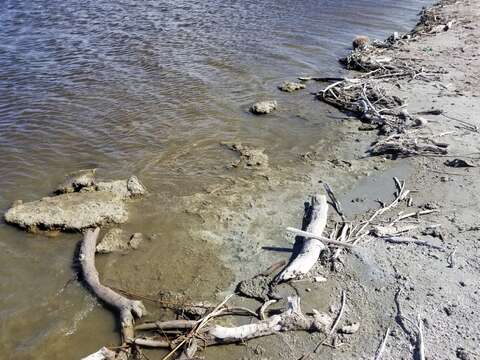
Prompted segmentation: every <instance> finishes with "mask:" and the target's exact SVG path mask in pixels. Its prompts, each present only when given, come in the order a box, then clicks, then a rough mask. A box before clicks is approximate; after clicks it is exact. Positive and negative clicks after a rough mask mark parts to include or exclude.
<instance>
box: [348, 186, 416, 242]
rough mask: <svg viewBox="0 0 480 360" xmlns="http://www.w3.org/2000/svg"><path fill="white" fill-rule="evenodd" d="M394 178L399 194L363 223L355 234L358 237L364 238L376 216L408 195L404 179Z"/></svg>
mask: <svg viewBox="0 0 480 360" xmlns="http://www.w3.org/2000/svg"><path fill="white" fill-rule="evenodd" d="M393 180H394V181H395V186H397V187H398V189H399V190H398V193H397V196H396V197H395V199H394V200H393V201H392V202H391V203H390V204H389V205H388V206H383V207H381V208H380V209H378V210H377V211H375V212H374V213H373V215H372V216H370V218H369V219H368V220H367V221H366V222H365V224H363V226H362V227H361V228H360V229H359V230H358V231H357V232H356V234H355V236H357V237H358V238H362V237H364V236H365V235H366V234H367V233H368V232H366V233H364V234H362V232H363V231H364V230H365V229H366V227H367V226H369V225H370V224H371V223H372V221H373V220H375V218H376V217H377V216H379V215H382V214H383V213H385V212H386V211H388V210H390V209H391V208H393V207H395V206H397V205H398V203H399V202H400V200H403V199H405V197H406V196H407V195H408V191H406V190H405V182H404V181H402V182H400V181H399V180H398V179H397V178H396V177H394V178H393ZM394 223H395V222H394ZM394 223H392V224H390V225H393V224H394ZM356 242H357V241H356ZM356 242H354V244H355V243H356Z"/></svg>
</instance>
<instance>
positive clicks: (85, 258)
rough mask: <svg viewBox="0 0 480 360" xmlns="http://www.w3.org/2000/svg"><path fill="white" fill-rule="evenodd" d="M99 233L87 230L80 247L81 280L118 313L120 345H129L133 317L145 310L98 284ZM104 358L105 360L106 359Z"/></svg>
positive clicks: (138, 302)
mask: <svg viewBox="0 0 480 360" xmlns="http://www.w3.org/2000/svg"><path fill="white" fill-rule="evenodd" d="M99 232H100V228H96V229H95V230H92V229H89V230H87V231H86V232H85V235H84V237H83V240H82V243H81V245H80V254H79V260H80V263H81V266H82V273H83V278H84V280H85V282H86V283H87V285H88V286H89V287H90V289H91V290H92V292H93V293H94V294H95V295H96V296H97V297H98V298H99V299H100V300H102V301H103V302H104V303H105V304H106V305H108V306H109V307H111V308H113V309H114V310H115V311H116V312H117V313H118V315H119V318H120V326H121V333H122V343H123V344H129V343H131V342H132V341H133V340H134V338H135V328H134V326H135V317H138V318H140V317H142V316H143V315H144V314H146V309H145V306H144V305H143V303H142V302H141V301H138V300H130V299H127V298H126V297H124V296H122V295H119V294H117V293H116V292H115V291H113V290H112V289H110V288H108V287H106V286H104V285H102V284H101V283H100V278H99V275H98V271H97V269H96V267H95V248H96V244H97V238H98V234H99ZM100 351H101V350H100ZM97 353H98V352H97ZM104 358H106V359H107V357H104Z"/></svg>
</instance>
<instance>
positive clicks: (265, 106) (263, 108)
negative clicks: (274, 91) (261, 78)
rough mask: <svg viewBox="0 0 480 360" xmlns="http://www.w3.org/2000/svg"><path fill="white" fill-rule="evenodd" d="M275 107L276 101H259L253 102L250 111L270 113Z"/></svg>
mask: <svg viewBox="0 0 480 360" xmlns="http://www.w3.org/2000/svg"><path fill="white" fill-rule="evenodd" d="M276 108H277V102H276V101H275V100H270V101H259V102H256V103H255V104H253V105H252V106H251V108H250V111H251V112H252V113H254V114H260V115H262V114H270V113H271V112H272V111H273V110H275V109H276Z"/></svg>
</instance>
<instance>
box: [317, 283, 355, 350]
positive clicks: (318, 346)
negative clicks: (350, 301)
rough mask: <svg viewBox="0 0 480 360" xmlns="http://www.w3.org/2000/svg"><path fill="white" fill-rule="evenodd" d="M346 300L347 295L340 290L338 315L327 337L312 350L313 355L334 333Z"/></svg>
mask: <svg viewBox="0 0 480 360" xmlns="http://www.w3.org/2000/svg"><path fill="white" fill-rule="evenodd" d="M346 300H347V295H346V292H345V290H342V304H341V306H340V311H339V312H338V315H337V317H336V318H335V321H334V322H333V324H332V326H331V327H330V330H329V331H328V333H327V335H326V336H325V338H324V339H323V340H322V341H320V342H319V343H318V344H317V346H315V349H314V350H313V354H315V353H316V352H317V351H318V349H320V346H322V345H326V341H327V339H328V338H329V337H330V336H331V335H332V334H333V333H334V332H335V329H336V328H337V326H338V324H339V322H340V319H341V318H342V316H343V311H344V310H345V303H346Z"/></svg>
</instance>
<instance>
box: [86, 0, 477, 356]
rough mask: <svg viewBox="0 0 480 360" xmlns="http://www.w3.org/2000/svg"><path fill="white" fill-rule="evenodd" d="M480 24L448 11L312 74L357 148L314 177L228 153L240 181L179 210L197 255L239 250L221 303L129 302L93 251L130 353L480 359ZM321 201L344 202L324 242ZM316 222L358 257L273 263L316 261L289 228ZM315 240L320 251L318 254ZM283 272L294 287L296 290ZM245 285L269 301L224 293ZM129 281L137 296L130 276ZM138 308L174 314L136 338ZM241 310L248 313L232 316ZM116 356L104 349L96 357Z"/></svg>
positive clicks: (322, 159)
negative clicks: (345, 69) (331, 71)
mask: <svg viewBox="0 0 480 360" xmlns="http://www.w3.org/2000/svg"><path fill="white" fill-rule="evenodd" d="M479 16H480V14H479V9H478V6H477V5H476V4H475V3H473V2H468V1H461V2H455V3H454V2H450V1H445V2H442V3H440V4H439V5H436V6H434V7H432V8H430V9H427V10H425V11H424V12H423V14H422V20H421V22H420V24H419V26H418V27H417V28H415V29H414V30H413V31H412V32H411V33H408V34H398V35H394V36H392V38H391V39H389V40H387V41H381V42H378V43H372V47H366V48H365V49H363V50H361V52H357V53H355V54H353V58H352V61H351V62H350V63H351V64H353V63H356V64H360V65H361V66H360V68H358V67H357V66H355V72H353V71H352V72H351V73H347V74H345V76H344V77H343V78H340V79H334V80H332V79H326V78H324V77H314V76H311V77H309V79H308V80H307V79H306V77H303V76H302V79H301V81H304V82H306V83H307V85H306V86H307V87H308V88H309V90H311V89H310V88H312V87H314V86H317V85H318V84H322V85H323V84H324V85H325V86H322V88H321V89H319V91H318V92H317V98H318V100H322V101H324V102H326V103H328V105H325V104H321V103H320V102H318V106H330V105H334V106H336V107H337V108H338V109H339V110H341V111H342V112H343V115H342V116H347V117H348V118H349V120H348V121H346V122H345V123H344V125H343V126H342V128H341V129H339V130H338V133H337V134H339V135H340V136H341V137H342V144H349V145H350V146H348V147H346V148H340V147H338V148H336V149H334V150H333V151H332V152H328V153H326V152H325V151H323V152H322V151H319V150H317V149H314V148H312V149H311V151H308V152H305V153H301V154H298V163H299V164H301V165H302V166H297V167H295V170H292V169H287V168H280V167H279V166H276V165H275V164H274V162H272V161H271V160H270V159H269V158H268V157H267V156H266V155H265V156H264V149H253V148H250V147H245V146H238V145H235V146H233V145H232V146H229V149H230V150H233V152H234V154H236V156H238V159H237V162H236V163H234V165H235V166H231V167H230V168H231V171H232V172H236V174H237V175H238V176H237V177H235V178H233V179H232V178H230V179H229V180H226V181H225V183H223V184H220V185H215V186H213V187H211V188H210V187H209V188H207V189H205V191H204V192H201V193H197V194H195V195H192V196H185V197H183V199H182V201H181V203H180V204H178V206H179V207H181V208H183V209H184V211H185V213H187V214H189V215H191V216H193V217H196V218H197V219H198V222H192V223H188V224H187V225H188V226H186V227H188V229H189V232H190V235H191V238H192V243H196V242H199V241H203V242H205V243H215V244H217V245H221V246H222V247H228V248H229V249H230V250H231V251H229V252H228V254H226V255H225V256H224V258H223V259H222V260H223V261H224V262H225V263H226V264H228V266H229V268H230V269H229V270H230V271H232V273H233V274H234V275H235V277H236V279H235V281H234V282H233V283H232V285H231V288H229V289H226V290H225V292H224V293H223V294H222V293H221V292H219V293H217V294H215V295H217V296H216V297H217V302H215V303H206V302H204V301H203V299H197V300H196V301H195V303H191V299H188V301H187V300H186V299H184V298H182V295H181V294H166V295H165V296H159V295H158V294H155V298H152V297H153V295H152V297H150V298H149V299H145V298H144V299H142V298H141V297H139V296H138V295H136V294H135V293H134V291H132V292H130V293H128V292H125V291H123V292H122V291H121V289H113V291H116V292H117V295H119V297H117V296H115V295H113V294H112V293H111V292H110V291H108V290H106V287H105V286H104V284H103V283H101V282H100V281H99V279H98V273H96V269H95V260H94V256H95V255H94V246H93V245H92V244H93V243H94V241H91V240H92V239H90V245H89V246H86V247H87V248H88V249H89V251H88V254H89V256H86V257H81V258H80V259H79V260H81V261H82V260H85V259H88V261H87V264H84V267H85V269H86V270H85V272H86V273H87V275H89V276H87V279H90V281H89V280H87V282H88V283H89V286H90V287H91V288H92V292H93V293H94V294H96V295H97V296H98V297H100V298H101V299H103V300H104V301H105V302H106V303H108V304H110V305H112V306H113V307H114V308H118V310H119V314H120V316H119V318H120V319H121V320H122V322H121V325H122V335H123V340H124V345H125V344H127V345H129V346H125V347H124V348H123V349H129V350H128V351H132V352H136V351H138V348H139V347H142V348H143V347H150V348H151V347H160V348H168V349H172V348H173V349H182V350H184V351H183V353H182V354H181V355H180V356H183V358H189V357H190V358H191V357H192V356H193V355H192V353H195V352H196V351H197V350H199V347H200V346H199V345H202V341H203V345H214V344H219V343H223V344H226V343H230V342H237V343H238V342H240V343H241V342H244V345H245V346H221V347H213V348H207V350H206V351H205V353H204V354H205V355H206V356H207V358H209V359H225V358H242V359H309V358H315V359H316V358H318V359H320V358H321V359H324V358H335V359H352V358H374V359H380V358H385V359H387V358H400V359H411V358H417V359H424V358H435V359H437V358H438V359H452V358H453V359H454V358H459V359H477V358H478V350H477V345H476V344H478V341H479V338H480V334H479V330H478V326H476V324H477V323H478V320H479V318H478V316H479V315H478V314H479V311H478V310H479V309H478V303H479V301H478V300H479V294H478V289H477V286H476V284H478V283H479V280H480V279H479V275H478V270H479V269H480V265H479V261H478V247H479V246H478V244H477V242H478V240H477V237H478V236H477V235H478V231H479V228H478V225H477V224H476V219H477V217H478V211H479V210H480V209H479V206H478V199H477V197H478V189H477V188H478V187H479V186H480V183H478V180H477V178H478V174H477V171H478V169H477V165H478V163H477V162H478V161H479V155H478V148H477V141H478V130H477V127H478V126H479V125H480V123H478V122H479V120H478V119H474V118H473V116H474V115H475V114H477V113H478V110H480V109H479V106H480V105H479V103H478V101H477V100H478V95H479V92H478V89H476V88H475V83H474V82H473V81H472V79H477V80H478V76H479V65H480V64H479V59H478V51H477V45H478V40H477V39H478V35H479V34H478V32H479V28H478V25H477V22H478V21H477V20H478V17H479ZM393 30H394V29H392V31H393ZM367 64H368V65H367ZM347 65H348V62H347ZM365 65H367V66H365ZM348 66H350V65H348ZM359 70H360V71H359ZM322 75H324V74H322ZM327 75H328V74H327ZM300 94H302V93H300ZM302 95H303V96H310V95H309V94H308V93H307V91H304V92H303V94H302ZM335 114H336V115H337V113H335ZM252 116H253V115H252ZM358 119H360V120H362V122H363V123H360V122H359V121H358ZM252 149H253V150H252ZM266 153H268V149H265V154H266ZM367 155H368V156H367ZM373 155H374V156H373ZM456 159H458V160H456ZM267 160H268V161H267ZM299 169H301V171H299ZM356 176H357V178H355V177H356ZM327 184H330V185H331V186H328V185H327ZM316 193H321V194H322V195H321V196H324V194H325V195H328V197H329V201H330V205H329V210H328V221H326V224H324V223H323V220H322V225H321V226H319V227H317V228H321V230H315V227H310V228H309V227H305V225H307V221H305V220H304V221H302V216H303V215H304V214H303V213H304V210H305V209H304V206H303V205H304V204H303V203H304V201H307V200H309V199H310V195H312V194H316ZM314 202H315V201H313V203H314ZM323 203H324V202H323V200H322V204H323ZM310 205H313V204H310ZM310 207H313V206H310ZM307 208H308V207H307ZM306 213H308V212H306ZM321 213H322V214H323V211H322V212H321ZM306 217H307V216H306ZM321 218H322V219H324V216H323V215H322V216H321ZM302 223H303V224H302ZM301 224H302V225H304V226H303V228H304V229H306V230H310V231H318V232H320V234H314V235H316V236H320V237H324V238H325V237H326V238H328V239H329V240H330V241H339V242H343V243H344V245H348V246H345V247H344V246H332V245H331V243H329V242H325V243H322V244H323V245H322V246H321V247H320V249H319V246H314V248H315V256H316V257H318V258H319V259H318V261H316V262H314V263H313V268H310V266H309V267H308V268H305V267H303V266H302V267H301V268H302V272H301V273H300V272H299V271H298V268H296V269H294V270H295V271H293V272H290V271H287V272H285V269H289V267H290V269H291V266H292V264H294V262H293V261H292V262H289V263H288V264H287V265H286V266H287V268H285V267H283V265H280V269H277V267H276V266H273V267H272V264H274V265H275V264H278V262H279V261H282V260H289V259H290V258H298V257H295V256H296V253H297V250H298V249H299V248H300V249H301V251H302V250H304V252H303V254H305V253H306V252H308V251H306V249H305V246H304V245H305V244H306V243H305V241H304V240H302V239H301V238H295V237H294V235H293V234H292V233H291V232H290V233H287V232H286V228H287V227H295V228H300V227H302V225H301ZM325 225H326V226H325ZM324 227H325V229H323V228H324ZM297 233H298V232H297ZM97 235H98V233H97ZM307 238H308V236H307ZM279 239H280V240H279ZM312 239H313V238H309V240H308V242H309V243H310V244H313V245H315V244H316V243H315V242H314V241H312ZM322 241H324V240H322ZM84 244H86V242H84ZM86 245H88V244H86ZM293 245H295V246H293ZM317 245H318V244H317ZM148 246H149V244H148V243H147V244H142V245H141V247H140V249H145V248H148ZM350 246H353V248H352V249H350V248H349V247H350ZM317 250H319V252H320V255H318V254H317ZM188 255H192V256H198V254H197V253H194V254H191V253H189V254H188ZM307 255H308V254H307ZM109 256H110V255H109ZM202 256H205V254H202ZM308 258H309V259H310V258H311V256H308ZM208 259H213V257H212V258H208ZM158 261H161V259H160V260H158ZM285 262H286V261H285ZM309 263H310V262H309ZM281 264H283V263H281ZM135 266H136V267H137V266H138V264H137V262H135ZM267 267H268V268H269V270H267V271H265V269H266V268H267ZM299 268H300V267H299ZM146 269H148V267H146ZM272 269H273V270H272ZM181 270H182V269H179V274H178V275H179V276H181V275H182V271H181ZM278 271H281V272H280V274H282V273H288V274H293V275H294V276H292V277H293V278H292V277H291V276H290V275H289V276H288V279H286V280H288V281H286V282H283V283H282V281H280V280H279V277H278V275H277V274H276V273H277V272H278ZM272 272H273V273H272ZM138 273H139V274H141V278H140V277H139V278H137V279H133V280H132V284H138V283H144V284H142V287H146V286H147V285H148V284H147V281H146V279H147V278H148V277H149V276H151V275H150V274H149V273H147V272H146V271H139V272H138ZM92 274H93V275H92ZM300 275H303V276H300ZM296 277H298V278H296ZM103 278H105V277H103ZM251 279H255V281H249V280H251ZM108 280H110V281H108ZM111 280H112V279H111V278H110V279H108V277H107V281H105V283H106V284H108V283H110V284H111V283H112V282H111ZM241 280H247V283H244V284H247V285H248V286H244V287H243V288H242V289H243V291H244V292H245V293H248V295H252V296H251V297H253V298H257V299H260V300H261V301H260V302H257V301H255V300H252V299H249V298H248V299H240V298H237V297H235V298H234V299H231V298H230V297H228V296H227V297H225V295H227V294H228V293H231V292H233V291H234V288H235V287H236V284H238V282H239V281H241ZM282 280H283V279H282ZM117 281H118V282H119V283H120V284H122V282H123V279H122V277H121V276H119V277H118V279H117ZM151 282H153V283H154V282H158V279H157V278H155V279H153V280H152V281H151ZM166 290H168V289H166ZM139 293H140V291H139ZM144 293H145V292H144ZM287 297H288V300H286V299H287ZM125 298H131V299H132V300H135V304H138V302H137V301H140V300H142V301H144V302H145V303H147V301H148V305H149V306H148V308H149V310H151V309H152V308H155V307H156V306H158V307H166V308H169V309H170V310H172V313H168V314H165V313H162V314H161V316H158V314H157V313H156V312H155V311H153V314H152V315H147V317H145V316H144V313H143V311H141V312H140V313H138V312H136V314H133V315H137V316H143V318H142V319H141V320H140V321H138V319H137V322H136V326H137V327H136V329H134V325H133V324H132V320H131V317H132V314H130V315H129V316H128V317H125V314H124V313H122V310H124V309H122V306H123V307H124V308H127V309H129V306H130V305H128V304H130V301H127V300H124V299H125ZM173 299H175V300H173ZM222 299H224V300H222ZM230 299H231V300H230ZM278 299H283V300H282V301H276V302H275V300H278ZM298 299H301V300H302V310H303V311H301V310H300V303H299V300H298ZM117 300H118V301H117ZM122 304H123V305H122ZM124 304H127V305H128V306H126V307H125V305H124ZM172 304H173V305H172ZM117 305H118V306H117ZM227 305H228V306H227ZM130 307H131V306H130ZM258 308H259V309H258ZM179 310H180V311H179ZM257 310H258V311H257ZM316 310H318V311H316ZM226 314H228V315H232V316H234V317H233V318H228V319H227V320H225V319H221V320H220V319H217V317H219V316H220V315H226ZM178 316H180V318H179V319H178V320H179V321H177V317H178ZM255 318H258V319H255ZM125 319H126V320H128V321H124V320H125ZM173 319H175V320H173ZM171 320H173V321H171ZM143 321H145V322H143ZM242 324H244V326H245V327H242V326H243V325H242ZM125 325H127V326H125ZM133 330H135V331H137V333H136V334H135V335H136V336H137V337H135V338H132V332H133ZM185 330H187V331H185ZM246 330H248V331H246ZM292 330H308V331H307V332H305V331H298V332H293V331H292ZM152 333H153V334H152ZM139 334H141V336H140V335H139ZM179 334H180V336H179ZM273 334H276V336H269V337H261V338H259V339H252V338H256V337H257V336H258V337H260V336H262V335H273ZM167 338H168V341H167ZM247 340H248V342H247ZM177 346H178V347H177ZM85 350H87V349H85ZM90 350H92V351H93V349H89V350H88V351H89V352H90ZM113 350H116V351H118V350H119V348H118V347H114V348H113ZM144 351H146V354H147V355H148V356H149V357H150V352H149V351H148V350H144ZM167 351H168V350H167ZM87 353H88V352H87V351H85V354H81V355H82V356H84V355H87ZM151 353H152V355H153V354H156V355H155V356H158V354H159V351H158V350H153V351H152V352H151ZM111 355H112V352H111V350H110V351H107V350H101V351H100V352H98V353H96V355H95V356H96V357H95V358H103V357H107V356H111ZM117 355H121V351H119V354H117ZM191 355H192V356H191ZM202 355H203V354H202Z"/></svg>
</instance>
